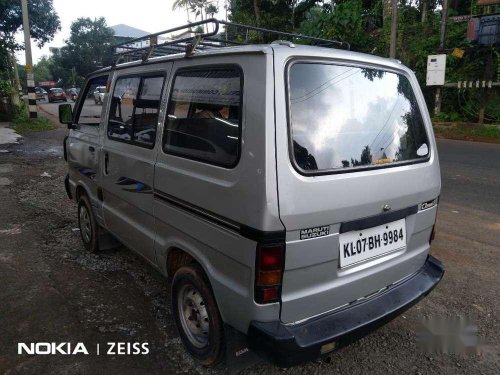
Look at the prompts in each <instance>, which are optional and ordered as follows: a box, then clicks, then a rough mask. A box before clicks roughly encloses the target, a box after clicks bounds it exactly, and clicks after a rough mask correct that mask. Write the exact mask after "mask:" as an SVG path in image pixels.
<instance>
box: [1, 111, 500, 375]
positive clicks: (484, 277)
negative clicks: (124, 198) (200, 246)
mask: <svg viewBox="0 0 500 375" xmlns="http://www.w3.org/2000/svg"><path fill="white" fill-rule="evenodd" d="M41 106H42V107H43V108H44V109H46V110H47V111H49V112H50V113H53V114H54V115H55V114H57V106H58V104H41ZM65 132H66V130H65V129H64V127H61V128H60V129H58V130H56V131H53V132H44V133H37V134H33V135H30V136H29V137H26V139H25V142H24V144H22V145H18V146H13V147H12V152H11V153H10V154H5V155H3V156H2V155H0V177H1V178H3V179H4V182H5V183H4V184H3V185H2V184H0V373H4V372H6V373H23V374H24V373H30V374H31V373H33V374H35V373H49V372H50V373H120V374H132V373H151V374H153V373H154V374H156V373H158V374H164V373H198V374H211V375H212V374H219V373H221V371H220V370H221V369H220V368H218V369H216V370H214V371H207V370H205V369H203V368H201V367H200V366H198V365H197V364H196V363H194V362H193V361H192V359H191V358H190V357H189V356H188V355H187V354H186V353H185V351H184V349H183V347H182V345H181V343H180V340H179V338H178V336H177V334H176V332H175V328H174V324H173V318H172V314H171V312H170V310H169V308H168V301H169V298H170V296H169V288H168V283H167V282H166V281H165V280H164V278H163V277H161V276H160V275H159V274H158V273H157V272H155V271H154V270H152V268H151V267H149V266H148V265H147V264H145V262H143V261H142V260H141V259H139V257H137V256H135V255H134V254H133V253H132V252H130V251H128V250H126V249H123V248H122V249H118V250H113V251H106V252H103V253H100V254H97V255H94V254H88V253H85V252H84V251H83V248H82V246H81V243H80V240H79V239H78V238H77V237H76V236H74V235H73V234H72V231H71V229H72V228H74V227H76V226H77V223H76V214H75V212H76V207H75V205H74V203H73V202H70V201H69V200H68V199H67V198H66V197H65V193H64V187H63V176H64V174H65V173H66V165H65V164H64V161H63V160H62V159H61V155H62V149H61V146H60V145H61V141H62V138H63V136H64V134H65ZM438 145H439V154H440V160H441V169H442V180H443V190H442V194H441V201H440V208H439V216H438V224H437V238H436V240H435V242H434V243H433V245H432V253H433V254H434V255H435V256H436V257H438V258H439V259H441V260H442V261H443V262H444V263H445V266H446V274H445V277H444V279H443V281H442V282H441V283H440V284H439V285H438V286H437V288H436V289H435V290H434V291H433V292H432V293H431V294H430V295H429V296H428V297H427V298H425V299H424V300H422V301H421V302H420V303H419V304H417V305H416V306H415V307H413V308H412V309H410V310H408V311H407V312H406V313H405V314H403V315H402V316H400V317H398V318H397V319H395V320H394V321H392V322H391V323H389V324H388V325H386V326H384V327H382V328H381V329H379V330H378V331H376V332H374V333H373V334H372V335H369V336H368V337H365V338H363V339H362V340H360V341H358V342H356V343H354V344H353V345H351V346H349V347H347V348H344V349H342V350H340V351H339V352H337V353H335V354H334V355H333V356H332V361H331V363H324V362H321V361H317V362H311V363H308V364H305V365H303V366H297V367H294V368H292V369H289V370H287V371H286V372H287V373H292V374H300V375H305V374H309V373H317V374H331V373H339V374H344V373H349V374H362V373H384V374H390V373H393V374H400V373H413V374H415V373H424V374H426V373H444V374H452V373H453V374H454V373H463V374H475V373H484V374H490V373H500V354H499V353H500V347H499V344H498V343H499V342H500V317H499V315H498V306H500V293H499V292H498V291H499V290H500V279H499V278H498V270H500V257H499V249H500V203H499V202H500V188H499V187H500V167H498V166H500V146H496V145H488V144H481V143H470V142H459V141H447V140H439V141H438ZM44 172H47V173H46V174H44ZM42 175H43V176H42ZM432 315H437V316H447V317H452V316H457V315H461V316H464V317H466V318H469V319H472V320H473V321H474V322H475V324H476V325H477V327H478V330H479V334H480V336H481V337H482V339H483V340H484V346H483V348H482V350H483V354H482V355H481V356H465V357H460V356H457V355H448V354H422V353H421V352H419V350H418V348H417V344H416V335H417V332H418V330H419V328H418V327H419V322H420V321H421V320H422V317H425V316H432ZM32 341H54V342H66V341H70V342H73V343H76V342H84V343H85V344H87V345H88V346H89V348H91V347H93V346H95V344H96V343H101V344H102V345H104V344H105V343H106V342H111V341H115V342H117V341H118V342H148V343H150V348H151V353H150V354H149V355H148V356H116V355H115V356H105V355H101V356H95V355H90V356H62V355H60V356H37V357H30V356H19V355H17V352H16V349H17V347H16V343H17V342H32ZM245 373H247V374H250V373H252V374H253V373H259V374H266V375H267V374H283V373H284V371H283V370H280V369H278V368H275V367H272V366H270V365H259V366H256V367H253V368H252V369H249V370H247V371H245Z"/></svg>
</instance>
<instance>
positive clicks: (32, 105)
mask: <svg viewBox="0 0 500 375" xmlns="http://www.w3.org/2000/svg"><path fill="white" fill-rule="evenodd" d="M21 6H22V11H23V29H24V50H25V52H26V87H27V89H28V107H29V111H30V118H37V117H38V114H37V110H36V94H35V77H34V76H33V59H32V58H31V40H30V22H29V18H28V0H21Z"/></svg>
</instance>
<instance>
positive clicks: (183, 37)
mask: <svg viewBox="0 0 500 375" xmlns="http://www.w3.org/2000/svg"><path fill="white" fill-rule="evenodd" d="M221 25H223V26H224V31H223V32H221V33H219V31H221ZM200 29H201V30H202V31H200ZM210 30H211V31H210ZM174 33H177V36H175V35H174ZM169 34H170V35H169ZM271 36H272V37H276V36H277V37H280V38H286V39H288V42H291V43H303V44H304V43H307V44H314V45H318V46H322V47H337V48H346V49H350V44H349V43H347V42H341V41H338V40H329V39H322V38H316V37H313V36H308V35H302V34H293V33H287V32H283V31H276V30H270V29H265V28H262V27H257V26H249V25H242V24H239V23H233V22H227V21H221V20H218V19H216V18H208V19H206V20H203V21H198V22H193V23H189V24H187V25H183V26H178V27H174V28H172V29H168V30H164V31H160V32H157V33H154V34H149V35H145V36H143V37H139V38H135V39H130V40H127V41H125V42H122V43H120V44H116V45H115V46H113V50H114V56H115V61H114V64H113V65H116V64H118V63H119V62H121V61H122V60H123V61H124V62H128V61H135V60H142V61H144V62H146V61H147V60H148V59H149V58H151V57H158V56H165V55H171V54H177V53H185V55H186V57H190V56H191V55H193V54H194V53H195V52H196V51H205V50H212V49H216V48H221V47H229V46H238V45H245V44H254V43H255V42H249V39H252V40H257V41H258V43H264V42H265V41H267V40H271V39H270V38H271ZM276 42H279V43H282V44H283V43H284V42H285V41H283V40H279V41H276ZM291 46H293V44H291Z"/></svg>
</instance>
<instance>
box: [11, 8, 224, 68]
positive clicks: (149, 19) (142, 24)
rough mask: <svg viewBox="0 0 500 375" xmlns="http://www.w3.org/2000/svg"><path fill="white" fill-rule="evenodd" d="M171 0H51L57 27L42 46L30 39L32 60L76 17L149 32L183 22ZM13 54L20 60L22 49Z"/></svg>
mask: <svg viewBox="0 0 500 375" xmlns="http://www.w3.org/2000/svg"><path fill="white" fill-rule="evenodd" d="M173 2H174V0H141V1H133V0H83V1H78V0H54V9H55V10H56V12H57V14H58V15H59V18H60V20H61V31H59V32H58V33H57V34H56V35H55V37H54V40H53V41H52V42H50V43H47V44H46V45H45V46H44V47H43V48H42V49H40V48H38V47H37V45H36V43H35V42H33V41H32V43H31V48H32V54H33V63H35V64H36V62H37V61H38V60H39V59H40V58H41V57H42V56H43V55H46V56H50V52H49V47H61V46H63V45H64V40H65V39H68V38H69V34H70V26H71V23H72V22H73V21H75V20H76V19H77V18H79V17H90V18H98V17H104V18H106V21H107V24H108V26H114V25H117V24H120V23H123V24H126V25H129V26H132V27H136V28H138V29H141V30H144V31H149V32H151V33H153V32H157V31H161V30H165V29H169V28H171V27H175V26H180V25H182V24H185V23H187V15H186V11H185V10H176V11H173V10H172V3H173ZM219 3H220V5H219V9H220V10H223V0H219ZM191 17H193V15H191ZM192 21H193V19H192ZM18 40H19V41H22V40H23V35H22V33H20V34H19V35H18ZM17 58H18V61H19V62H20V63H21V64H24V63H25V61H26V60H25V55H24V51H21V52H19V53H18V54H17Z"/></svg>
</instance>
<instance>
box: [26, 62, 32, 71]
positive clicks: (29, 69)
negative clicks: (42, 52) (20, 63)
mask: <svg viewBox="0 0 500 375" xmlns="http://www.w3.org/2000/svg"><path fill="white" fill-rule="evenodd" d="M25 69H26V71H27V72H28V73H31V72H32V71H33V65H29V64H26V67H25Z"/></svg>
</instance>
